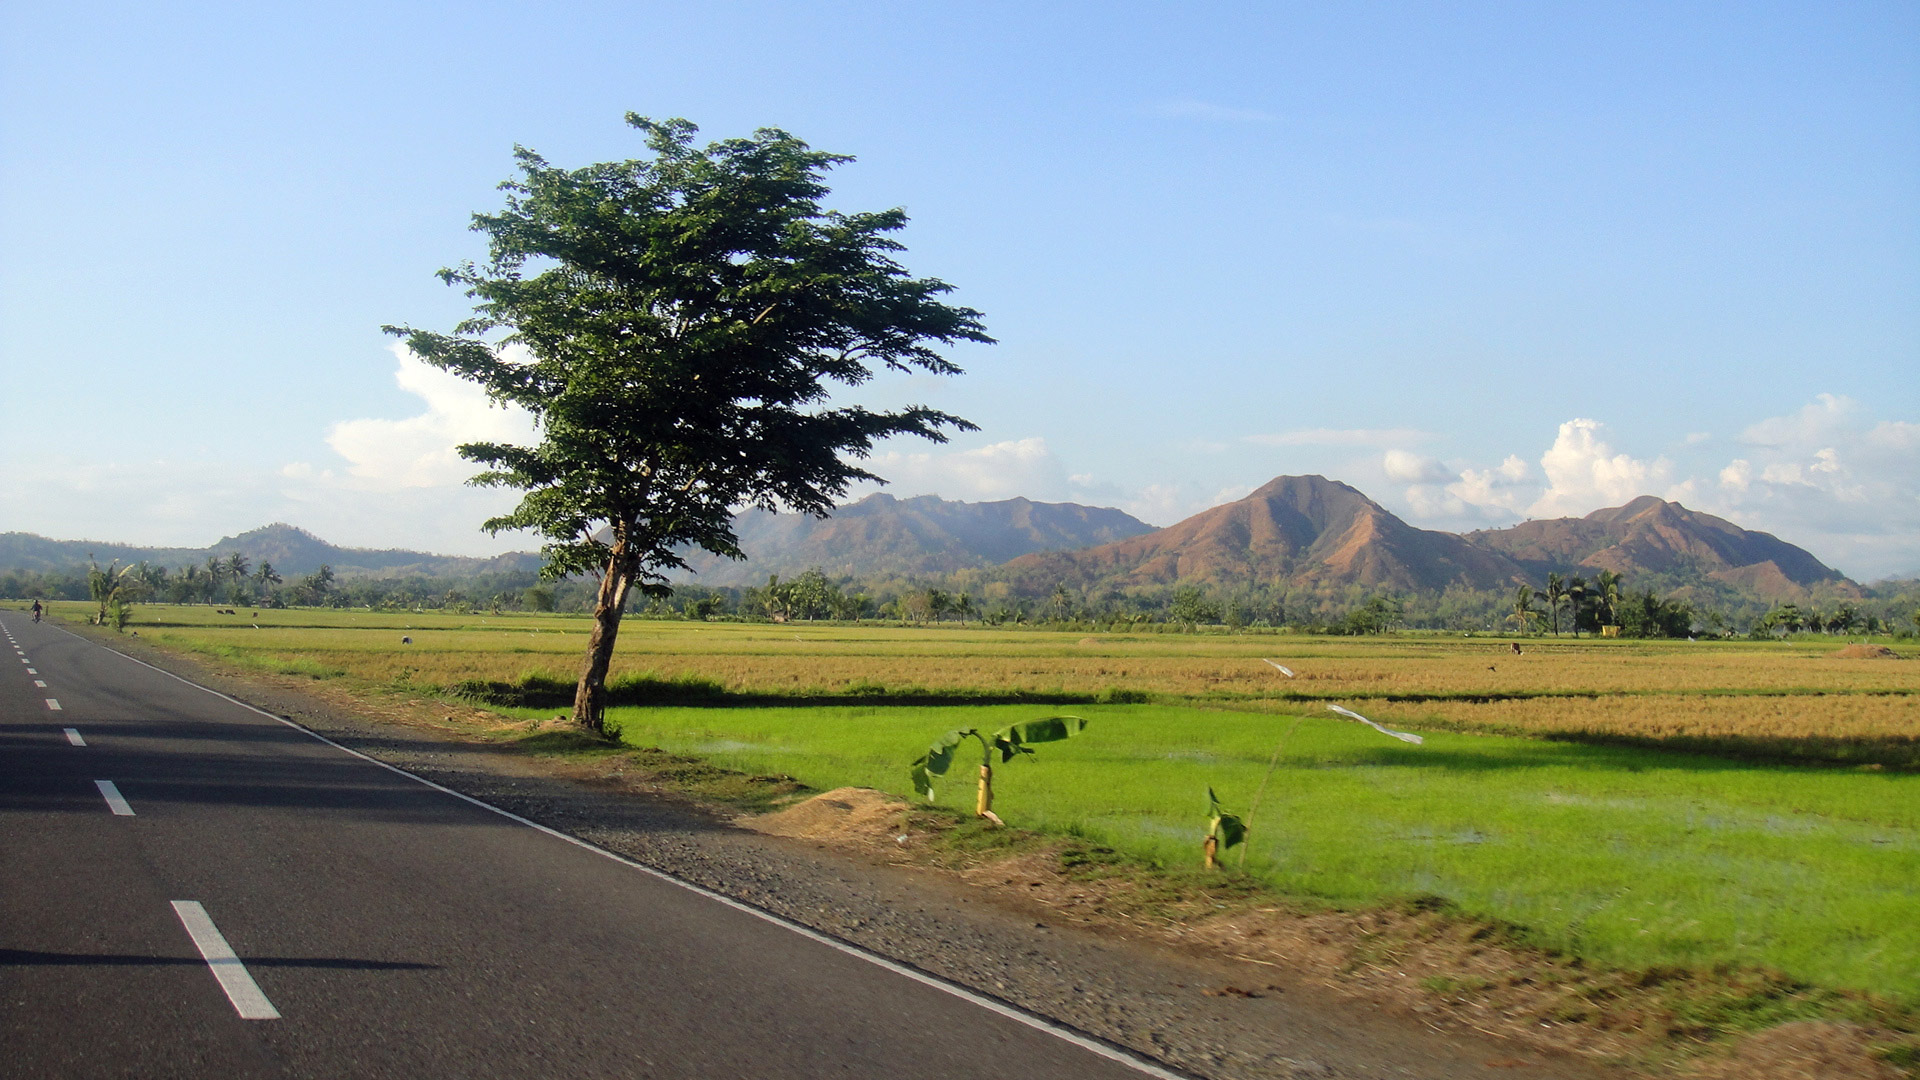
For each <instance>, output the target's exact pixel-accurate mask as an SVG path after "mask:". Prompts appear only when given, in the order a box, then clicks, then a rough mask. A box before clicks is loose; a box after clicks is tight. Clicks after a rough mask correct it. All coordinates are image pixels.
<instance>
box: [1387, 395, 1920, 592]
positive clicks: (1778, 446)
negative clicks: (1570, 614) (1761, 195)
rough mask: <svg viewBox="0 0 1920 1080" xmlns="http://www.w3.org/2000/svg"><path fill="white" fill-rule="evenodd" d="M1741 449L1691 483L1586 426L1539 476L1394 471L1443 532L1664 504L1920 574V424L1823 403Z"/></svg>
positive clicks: (1417, 464)
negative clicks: (1451, 476)
mask: <svg viewBox="0 0 1920 1080" xmlns="http://www.w3.org/2000/svg"><path fill="white" fill-rule="evenodd" d="M1738 441H1739V442H1740V443H1741V444H1742V446H1743V449H1742V451H1741V453H1740V456H1738V457H1733V458H1721V459H1719V460H1720V462H1723V464H1719V465H1718V467H1715V465H1714V464H1713V463H1712V461H1711V459H1708V460H1705V461H1702V460H1699V459H1697V458H1696V459H1695V460H1694V466H1696V467H1697V472H1694V473H1693V474H1692V475H1683V474H1682V473H1681V470H1680V468H1679V466H1677V465H1676V464H1675V463H1674V462H1672V461H1669V460H1668V459H1666V458H1664V457H1655V458H1651V459H1647V458H1639V457H1635V456H1633V455H1632V454H1631V453H1627V452H1622V451H1619V450H1617V449H1616V448H1615V447H1613V446H1612V445H1610V443H1609V442H1608V439H1607V437H1606V429H1605V426H1604V425H1602V424H1600V423H1599V422H1598V421H1595V420H1590V419H1583V418H1576V419H1573V420H1569V421H1567V422H1566V423H1564V424H1561V425H1560V428H1559V430H1558V432H1557V433H1556V435H1555V438H1554V441H1553V445H1552V446H1550V447H1549V448H1548V449H1547V450H1546V452H1545V453H1543V454H1542V455H1541V456H1540V459H1539V464H1540V472H1539V474H1538V475H1536V474H1535V473H1534V471H1533V469H1532V468H1531V467H1530V466H1529V465H1528V463H1527V462H1526V460H1525V459H1523V458H1522V457H1521V456H1520V455H1518V454H1509V455H1508V456H1507V457H1506V459H1505V460H1504V462H1502V464H1500V465H1499V466H1496V467H1494V468H1490V469H1474V468H1465V469H1462V470H1460V472H1459V476H1458V479H1456V480H1453V481H1451V482H1447V483H1442V482H1441V481H1440V480H1439V479H1436V478H1435V477H1436V476H1437V472H1438V470H1436V469H1434V468H1433V467H1432V466H1433V465H1434V464H1435V463H1433V462H1431V461H1430V460H1429V459H1426V458H1421V457H1418V456H1416V455H1412V454H1404V455H1403V456H1395V455H1394V454H1389V455H1388V458H1387V461H1386V468H1385V471H1386V474H1387V476H1388V477H1389V478H1390V479H1393V480H1395V481H1397V482H1402V483H1408V484H1409V486H1408V487H1407V488H1406V489H1405V505H1406V506H1407V508H1408V510H1409V511H1410V512H1411V514H1412V515H1413V516H1414V517H1415V518H1417V519H1420V520H1422V521H1424V522H1426V523H1429V524H1433V525H1439V526H1442V527H1448V528H1461V527H1478V526H1483V525H1504V524H1509V523H1512V522H1514V521H1517V520H1519V519H1520V518H1522V517H1561V516H1576V515H1580V514H1586V513H1590V512H1592V511H1593V510H1596V509H1599V508H1600V507H1603V506H1619V505H1621V504H1622V503H1625V502H1627V501H1629V500H1631V499H1633V498H1636V497H1637V496H1640V495H1658V496H1660V497H1662V498H1665V499H1670V500H1673V501H1676V502H1680V503H1683V504H1684V505H1686V506H1689V507H1691V508H1693V509H1696V510H1704V511H1706V512H1708V513H1712V514H1716V515H1719V516H1721V517H1725V518H1727V519H1728V520H1730V521H1732V522H1734V523H1735V524H1737V525H1740V526H1742V527H1744V528H1748V529H1757V530H1760V531H1763V532H1771V533H1773V534H1775V535H1777V536H1779V537H1780V538H1781V539H1784V540H1786V541H1788V542H1789V543H1793V544H1797V545H1799V546H1801V547H1804V548H1806V549H1807V550H1809V551H1811V552H1812V553H1813V554H1814V556H1815V557H1817V558H1819V559H1820V560H1821V561H1823V562H1825V563H1827V564H1828V565H1830V566H1834V567H1836V568H1838V569H1840V570H1842V571H1845V572H1846V573H1849V574H1851V575H1853V576H1855V577H1857V578H1860V579H1861V580H1872V579H1874V578H1876V577H1881V576H1885V575H1888V574H1893V573H1906V572H1910V571H1912V570H1915V569H1920V452H1917V451H1920V423H1915V422H1912V421H1907V420H1878V421H1876V420H1873V419H1871V418H1868V417H1866V416H1864V415H1862V409H1861V407H1860V405H1859V404H1858V403H1857V402H1855V401H1853V400H1851V399H1849V398H1845V397H1840V396H1836V395H1833V394H1822V395H1820V396H1819V397H1817V398H1815V399H1814V400H1813V401H1812V402H1809V403H1808V404H1807V405H1805V406H1804V407H1802V408H1800V409H1798V410H1796V411H1794V412H1792V413H1789V414H1787V415H1785V416H1777V417H1769V418H1767V419H1764V420H1761V421H1759V422H1757V423H1754V424H1752V425H1750V426H1749V427H1748V428H1747V429H1746V430H1745V431H1743V432H1742V433H1741V435H1740V437H1739V440H1738ZM1690 442H1691V443H1692V444H1693V445H1696V446H1700V447H1701V449H1700V450H1698V451H1695V453H1696V454H1701V455H1704V454H1707V453H1711V452H1712V451H1711V449H1710V447H1708V446H1707V445H1705V444H1706V443H1707V442H1708V440H1690ZM1416 476H1417V477H1418V478H1417V479H1413V477H1416Z"/></svg>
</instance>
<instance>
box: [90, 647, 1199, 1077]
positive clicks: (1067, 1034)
mask: <svg viewBox="0 0 1920 1080" xmlns="http://www.w3.org/2000/svg"><path fill="white" fill-rule="evenodd" d="M55 629H58V630H59V631H60V632H61V633H63V634H66V635H68V636H70V637H76V638H80V635H79V634H75V633H74V632H73V631H71V630H68V629H66V628H64V627H56V628H55ZM80 640H81V641H86V642H87V643H88V644H89V645H93V644H96V643H94V642H91V641H88V640H87V639H86V638H80ZM97 647H98V648H101V649H104V650H106V651H107V652H110V653H112V654H113V655H115V656H118V657H120V658H121V659H123V660H131V661H133V662H134V663H136V664H139V665H140V666H141V667H143V668H149V669H151V670H153V671H157V672H159V673H160V674H162V675H165V676H166V677H167V678H169V679H173V680H175V681H177V682H183V683H186V684H187V685H188V686H191V687H193V688H194V689H196V690H201V691H205V692H206V693H209V694H212V695H213V696H214V697H217V698H219V699H220V700H222V701H225V702H228V703H230V704H233V705H238V706H240V707H241V708H243V709H245V710H247V711H248V712H255V713H259V714H260V715H261V716H264V717H266V718H267V719H269V720H274V721H278V722H279V723H282V724H285V725H286V726H288V727H290V728H292V729H293V730H295V731H298V732H300V733H301V734H303V735H306V736H308V737H309V738H312V739H315V740H318V741H319V742H323V743H325V744H327V745H328V746H331V747H333V748H334V749H335V750H338V751H340V752H341V753H343V754H351V755H353V756H354V757H357V758H359V759H360V760H362V761H365V762H367V763H369V764H372V765H378V766H379V767H380V768H382V769H385V770H387V771H388V772H391V773H398V774H399V775H401V776H404V777H406V778H407V779H409V780H413V781H415V782H417V783H421V784H425V785H426V786H427V787H430V788H432V789H433V790H435V791H438V792H440V793H442V794H445V795H451V796H453V797H454V798H456V799H459V800H461V801H462V802H468V803H472V804H473V805H475V806H478V807H480V808H481V809H483V810H490V811H492V812H494V813H496V814H499V815H500V816H501V817H503V818H506V819H508V820H509V821H515V822H518V823H520V824H522V825H525V826H526V827H527V828H529V829H534V830H537V831H539V832H543V833H546V834H547V835H548V836H551V837H553V838H555V839H557V840H564V841H566V842H567V843H569V844H572V845H574V846H575V847H579V848H585V849H586V850H588V851H591V852H593V853H594V854H596V855H599V856H602V857H604V858H608V859H612V860H613V861H614V862H617V863H620V864H621V865H623V866H629V867H632V868H633V869H635V870H638V871H640V872H641V873H643V874H646V875H647V876H649V877H652V878H656V879H658V880H660V881H664V882H666V883H668V884H670V885H678V886H679V887H680V888H683V889H685V890H687V891H688V892H691V893H696V894H698V895H700V896H704V897H706V898H707V899H709V900H712V901H714V902H715V903H718V904H724V905H726V906H727V907H730V908H732V909H734V910H735V911H739V912H742V913H744V914H747V915H751V916H753V917H754V918H756V919H760V920H763V921H765V922H769V923H772V924H773V925H775V926H778V927H780V928H781V929H783V930H787V931H790V932H792V933H795V934H798V935H800V936H801V937H803V938H806V939H808V940H809V941H815V942H818V943H820V944H822V945H825V946H826V947H828V948H830V949H834V950H837V951H839V952H843V953H845V954H847V955H848V956H852V957H855V958H857V959H860V960H865V961H866V962H867V963H869V964H872V965H873V966H875V967H878V968H882V969H885V970H887V971H891V972H893V973H894V974H895V975H899V976H902V977H904V978H908V979H912V980H913V981H914V982H917V983H920V984H921V985H923V986H928V987H931V988H933V989H935V990H938V991H940V992H942V993H945V994H951V995H952V996H954V997H957V998H959V999H960V1000H962V1001H965V1002H968V1003H969V1004H972V1005H977V1006H979V1007H980V1008H982V1009H985V1010H987V1011H988V1012H991V1013H996V1014H998V1015H1000V1016H1004V1017H1006V1018H1007V1019H1009V1020H1012V1021H1014V1022H1015V1023H1018V1024H1024V1025H1026V1026H1027V1027H1030V1028H1033V1029H1034V1030H1035V1031H1040V1032H1044V1033H1046V1034H1048V1035H1051V1036H1053V1037H1054V1038H1056V1039H1059V1040H1061V1041H1062V1042H1069V1043H1072V1044H1073V1045H1075V1046H1078V1047H1079V1048H1081V1049H1082V1050H1085V1051H1087V1052H1088V1053H1091V1054H1094V1055H1096V1056H1099V1057H1103V1058H1106V1059H1107V1060H1108V1061H1112V1062H1114V1063H1116V1064H1119V1065H1124V1066H1126V1067H1127V1068H1129V1069H1132V1070H1134V1071H1135V1072H1138V1073H1142V1074H1144V1075H1147V1076H1151V1077H1154V1078H1155V1080H1192V1076H1191V1074H1189V1073H1180V1072H1175V1071H1174V1070H1172V1069H1169V1068H1167V1067H1166V1066H1164V1065H1160V1064H1158V1063H1156V1062H1153V1061H1150V1060H1148V1059H1147V1058H1146V1057H1144V1056H1142V1055H1140V1054H1137V1053H1135V1052H1134V1051H1132V1050H1127V1049H1123V1048H1121V1047H1119V1046H1115V1045H1113V1044H1111V1043H1108V1042H1105V1041H1103V1040H1101V1039H1098V1038H1095V1037H1094V1036H1092V1035H1087V1034H1084V1033H1082V1032H1079V1031H1075V1030H1074V1029H1073V1028H1070V1027H1068V1026H1066V1025H1065V1024H1062V1023H1060V1022H1058V1021H1056V1020H1050V1019H1048V1018H1046V1017H1044V1016H1041V1015H1039V1014H1038V1013H1031V1012H1028V1011H1026V1010H1025V1009H1022V1008H1020V1007H1019V1006H1017V1005H1011V1004H1008V1003H1007V1002H1004V1001H999V1000H997V999H995V998H990V997H988V996H986V995H985V994H982V993H979V992H978V991H975V990H971V989H968V988H967V987H965V986H962V985H960V984H959V983H956V982H950V981H948V980H946V979H943V978H941V977H940V976H938V975H934V974H932V973H930V972H925V971H921V970H920V969H919V968H916V967H910V966H908V965H906V964H903V963H900V962H899V961H897V960H890V959H888V958H887V957H884V956H881V955H880V954H879V953H876V952H869V951H867V950H866V949H863V948H861V947H860V946H858V945H855V944H853V943H852V942H849V941H841V940H840V939H839V938H836V937H829V936H828V935H826V934H823V933H820V932H819V931H817V930H815V929H813V928H812V927H809V926H803V925H801V924H799V923H797V922H794V921H793V920H791V919H787V918H783V917H781V916H779V915H775V914H774V913H773V912H771V911H765V910H762V909H760V908H757V907H754V906H753V905H752V904H748V903H743V902H741V901H739V900H735V899H734V898H733V897H731V896H726V895H724V894H722V893H717V892H714V891H713V890H712V889H708V888H704V887H702V886H699V885H695V884H694V883H693V882H691V881H687V880H685V879H683V878H678V877H675V876H674V875H672V874H669V873H667V872H666V871H665V870H659V869H655V868H654V867H651V866H648V865H647V864H645V863H642V862H636V861H634V860H633V859H629V858H627V857H626V856H625V855H621V854H620V853H618V852H614V851H608V850H607V849H606V848H603V847H598V846H595V845H593V844H589V843H587V842H586V841H585V840H582V839H580V838H579V837H577V836H568V835H567V834H566V833H563V832H561V831H560V830H558V829H552V828H548V827H547V826H545V825H542V824H540V823H539V822H537V821H532V820H529V819H527V818H523V817H521V816H520V815H519V814H516V813H514V812H513V811H511V810H502V809H500V808H499V807H497V806H495V805H493V804H492V803H487V802H482V801H480V800H479V799H476V798H474V797H473V796H471V795H467V794H463V793H461V792H458V791H455V790H453V789H452V788H450V787H446V786H445V785H442V784H436V783H434V782H433V781H431V780H429V779H427V778H426V777H424V776H415V775H414V774H413V773H410V772H408V771H407V770H405V769H402V768H400V767H399V766H397V765H389V764H387V763H386V762H384V761H381V760H380V759H379V758H374V757H369V756H367V755H366V754H363V753H361V752H360V751H358V750H355V749H353V748H352V747H347V746H342V745H340V744H339V743H337V742H334V741H333V740H332V739H329V738H327V737H326V736H325V735H322V734H320V733H319V732H317V731H314V730H312V729H311V728H306V727H302V726H301V725H299V724H296V723H294V722H293V721H292V720H289V719H287V718H286V717H284V716H275V715H273V714H272V713H270V712H268V711H267V710H265V709H262V708H259V707H257V706H254V705H249V704H247V703H246V702H244V701H241V700H240V699H239V698H236V697H231V696H229V695H227V694H223V693H221V692H220V691H218V690H215V689H213V688H212V687H207V686H201V685H200V684H199V683H197V682H194V681H193V680H192V679H189V678H186V677H184V676H181V675H175V674H174V673H173V672H171V671H168V670H167V669H166V668H163V667H158V666H156V665H153V664H149V663H147V662H146V661H145V660H142V659H140V658H139V657H137V656H128V655H127V654H126V653H123V652H121V651H120V650H118V649H113V648H108V647H107V646H105V645H99V646H97Z"/></svg>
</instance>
